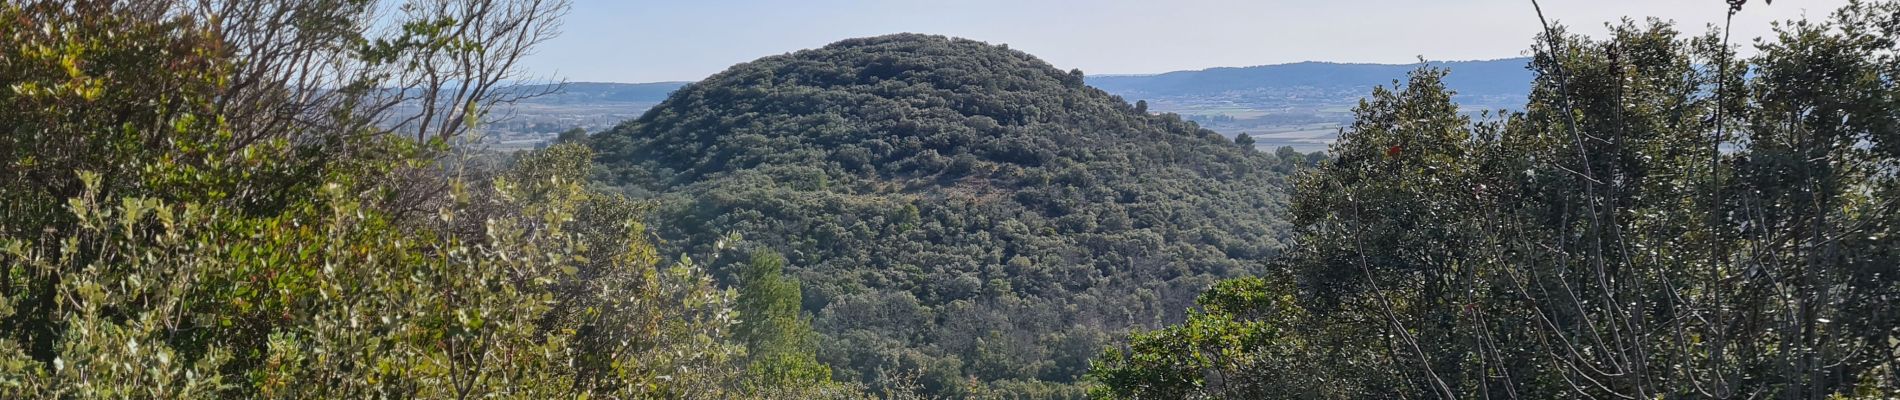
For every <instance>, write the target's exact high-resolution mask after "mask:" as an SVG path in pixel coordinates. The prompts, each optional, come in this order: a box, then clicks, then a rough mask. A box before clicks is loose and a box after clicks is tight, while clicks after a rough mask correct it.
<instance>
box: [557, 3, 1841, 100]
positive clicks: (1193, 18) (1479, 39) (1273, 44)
mask: <svg viewBox="0 0 1900 400" xmlns="http://www.w3.org/2000/svg"><path fill="white" fill-rule="evenodd" d="M572 1H573V7H572V9H571V10H569V13H568V16H567V18H566V19H565V21H564V22H563V33H562V34H561V36H560V37H557V38H555V39H553V40H551V41H549V42H547V43H546V44H545V45H543V47H541V48H540V49H539V50H538V51H537V52H536V53H535V54H533V55H531V56H530V58H528V59H527V63H526V67H527V68H528V69H529V70H530V71H531V74H534V75H537V76H543V77H547V78H553V79H565V80H568V81H574V82H657V81H693V80H699V79H701V78H705V77H706V76H709V75H712V74H714V73H717V72H719V71H722V70H725V69H726V68H727V67H730V66H732V65H733V64H738V63H742V62H746V61H751V60H753V59H757V58H759V57H764V56H770V55H776V54H783V53H788V52H792V51H797V50H800V49H808V48H815V47H821V46H824V45H826V44H829V43H831V42H835V41H838V40H840V39H846V38H853V37H864V36H875V35H882V34H890V33H900V32H914V33H929V34H940V35H948V36H956V37H963V38H968V39H975V40H980V41H984V42H989V43H992V44H1008V45H1009V46H1010V48H1012V49H1017V50H1022V51H1026V52H1029V53H1030V54H1033V55H1036V56H1037V57H1040V58H1042V59H1043V60H1044V61H1048V62H1049V63H1051V64H1054V65H1055V66H1056V67H1058V68H1062V69H1070V68H1080V69H1082V70H1083V71H1084V72H1086V73H1088V74H1091V75H1099V74H1144V73H1161V72H1168V71H1179V70H1195V69H1203V68H1211V67H1241V66H1252V65H1266V64H1283V63H1291V62H1300V61H1334V62H1371V63H1395V64H1397V63H1410V62H1415V61H1416V60H1418V58H1419V57H1421V56H1423V57H1425V58H1427V59H1431V60H1478V59H1498V58H1509V57H1518V56H1523V55H1526V54H1527V53H1526V49H1528V48H1529V47H1530V44H1531V41H1532V37H1533V36H1534V35H1535V34H1536V33H1537V32H1538V31H1539V29H1540V28H1539V24H1538V22H1537V14H1536V12H1535V11H1534V10H1533V9H1532V8H1531V3H1530V0H1299V1H1294V0H1143V1H1137V0H1093V1H1080V0H572ZM1542 3H1543V7H1544V14H1545V16H1547V17H1549V18H1551V19H1552V23H1561V24H1563V25H1567V26H1570V27H1572V28H1573V29H1574V30H1576V31H1578V32H1582V33H1586V34H1593V35H1594V34H1601V33H1602V32H1604V28H1603V24H1604V23H1605V22H1612V21H1617V20H1619V19H1621V18H1623V17H1626V16H1628V17H1635V18H1639V19H1640V18H1643V17H1658V18H1662V19H1666V20H1674V21H1676V22H1677V23H1678V24H1679V25H1678V26H1679V27H1681V28H1683V30H1684V31H1687V32H1690V33H1698V34H1699V33H1702V32H1705V31H1706V30H1705V27H1706V26H1707V25H1708V24H1712V23H1713V24H1720V23H1721V21H1722V19H1723V17H1724V15H1725V14H1726V10H1727V8H1726V7H1727V6H1726V4H1725V3H1724V1H1723V0H1543V1H1542ZM1761 3H1762V0H1754V1H1750V2H1749V4H1748V6H1747V7H1745V8H1744V9H1743V11H1742V12H1741V13H1740V14H1738V15H1736V17H1735V21H1734V27H1735V28H1734V29H1735V32H1734V38H1733V42H1734V43H1738V44H1745V43H1749V41H1748V39H1751V38H1755V37H1762V36H1772V34H1773V30H1772V28H1771V25H1770V23H1771V22H1773V21H1780V20H1788V19H1798V18H1801V17H1803V16H1807V17H1809V18H1812V19H1823V18H1825V17H1827V16H1828V15H1829V14H1831V13H1832V12H1833V10H1834V9H1836V8H1839V7H1840V6H1842V5H1844V4H1846V3H1847V0H1781V1H1779V2H1776V3H1775V4H1772V5H1764V4H1761Z"/></svg>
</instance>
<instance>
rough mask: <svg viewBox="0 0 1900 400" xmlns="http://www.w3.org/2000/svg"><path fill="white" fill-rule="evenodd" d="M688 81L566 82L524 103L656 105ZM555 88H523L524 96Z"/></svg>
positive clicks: (534, 86)
mask: <svg viewBox="0 0 1900 400" xmlns="http://www.w3.org/2000/svg"><path fill="white" fill-rule="evenodd" d="M687 83H691V82H647V83H616V82H568V83H564V84H560V85H562V86H563V87H562V88H561V90H560V91H557V92H554V93H552V94H548V95H546V96H540V97H535V98H532V99H528V100H526V102H528V103H534V104H598V103H659V102H660V101H661V100H666V95H669V94H672V93H673V91H674V90H679V88H680V87H681V86H686V84H687ZM550 86H554V85H531V86H522V87H521V89H520V90H521V91H522V92H524V93H534V92H538V91H541V90H542V89H546V88H548V87H550Z"/></svg>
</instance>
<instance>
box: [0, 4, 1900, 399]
mask: <svg viewBox="0 0 1900 400" xmlns="http://www.w3.org/2000/svg"><path fill="white" fill-rule="evenodd" d="M1727 3H1728V4H1727V6H1728V7H1730V8H1729V12H1731V13H1734V12H1737V11H1740V10H1742V8H1744V7H1761V6H1769V5H1766V4H1749V2H1746V1H1742V0H1729V1H1728V2H1727ZM1764 3H1765V2H1764ZM1775 6H1779V5H1775ZM567 7H568V4H567V3H566V2H565V1H562V0H413V1H402V2H386V1H372V0H344V1H337V0H246V1H223V0H206V1H191V0H138V1H131V0H81V1H70V0H0V158H3V159H4V161H5V162H4V165H0V167H3V168H4V169H0V398H86V399H90V398H458V399H459V398H473V397H480V398H522V399H544V398H614V399H633V398H767V399H799V398H899V399H909V398H1082V397H1092V398H1109V399H1121V398H1128V399H1176V398H1247V399H1252V398H1470V397H1482V398H1536V399H1542V398H1620V399H1655V398H1724V399H1726V398H1773V399H1845V398H1856V399H1883V398H1893V397H1895V396H1900V245H1896V243H1897V242H1896V239H1895V236H1896V235H1900V204H1896V199H1900V2H1895V1H1892V0H1882V1H1854V2H1850V5H1849V6H1847V7H1846V8H1844V9H1842V10H1840V11H1838V12H1835V13H1832V14H1829V15H1827V16H1825V17H1822V16H1817V17H1815V18H1814V19H1813V20H1809V21H1790V22H1787V23H1784V24H1781V25H1778V26H1777V27H1776V30H1777V32H1778V34H1777V35H1776V36H1775V37H1768V38H1761V39H1753V38H1749V39H1742V38H1730V37H1729V36H1728V34H1727V33H1725V32H1723V31H1721V30H1711V31H1708V32H1704V33H1700V34H1685V33H1684V32H1682V31H1681V30H1680V29H1679V28H1678V27H1676V26H1674V25H1673V24H1671V23H1668V22H1664V21H1659V20H1648V21H1636V20H1626V21H1622V22H1619V23H1613V24H1610V25H1608V28H1609V29H1608V34H1607V35H1604V36H1602V37H1588V36H1584V35H1579V34H1575V33H1572V32H1570V31H1567V30H1566V29H1565V28H1564V27H1562V26H1555V25H1548V24H1546V25H1545V29H1544V34H1543V35H1540V36H1538V37H1535V38H1533V40H1530V41H1529V42H1530V43H1532V45H1531V51H1530V54H1534V56H1533V57H1531V58H1530V59H1528V63H1529V65H1528V68H1529V72H1530V73H1531V77H1530V78H1528V79H1530V81H1529V82H1528V85H1529V88H1530V89H1529V90H1530V92H1529V93H1530V95H1529V97H1528V98H1527V99H1526V102H1525V103H1524V104H1525V107H1524V108H1523V109H1522V110H1514V111H1483V110H1468V109H1464V108H1461V106H1460V105H1459V104H1458V103H1457V102H1456V101H1454V99H1457V98H1458V97H1457V94H1456V93H1454V91H1452V90H1450V89H1448V87H1447V81H1448V77H1449V76H1460V75H1459V74H1461V73H1462V72H1461V71H1458V70H1456V69H1455V68H1454V69H1452V70H1447V69H1443V68H1439V67H1434V66H1429V65H1428V66H1423V67H1420V68H1419V69H1417V70H1415V71H1414V72H1412V73H1411V75H1410V76H1409V78H1408V79H1406V80H1405V81H1403V82H1393V85H1392V86H1389V87H1380V88H1377V89H1373V90H1372V91H1371V92H1370V93H1368V96H1367V97H1365V98H1364V99H1363V100H1361V101H1360V102H1359V105H1358V107H1357V108H1356V109H1354V111H1353V115H1354V122H1353V123H1352V124H1351V125H1350V126H1348V127H1346V128H1345V129H1342V130H1341V132H1340V140H1339V141H1338V142H1337V143H1335V144H1333V145H1332V147H1331V150H1330V151H1329V152H1328V153H1325V154H1320V153H1314V154H1300V153H1298V152H1295V151H1293V150H1292V149H1291V148H1284V149H1280V150H1279V151H1275V152H1261V151H1257V150H1255V149H1254V147H1253V145H1252V144H1253V143H1251V141H1252V140H1253V138H1252V137H1248V136H1244V135H1242V136H1239V137H1237V138H1233V139H1229V138H1228V137H1227V136H1224V135H1221V134H1218V133H1215V132H1212V131H1209V130H1207V129H1202V128H1201V127H1199V126H1197V125H1196V124H1195V123H1193V122H1189V121H1184V120H1183V119H1182V118H1181V117H1180V116H1177V115H1172V114H1165V113H1164V114H1157V113H1151V112H1150V110H1148V109H1147V103H1146V102H1145V101H1140V100H1136V101H1132V102H1131V101H1128V100H1127V99H1122V98H1119V97H1116V96H1113V95H1111V94H1109V93H1107V92H1104V91H1102V90H1098V89H1096V88H1092V87H1090V86H1088V85H1086V82H1085V80H1084V76H1083V74H1082V72H1081V71H1076V70H1070V71H1063V70H1060V69H1057V68H1055V67H1053V66H1051V65H1049V64H1047V63H1045V62H1042V61H1040V60H1038V59H1036V58H1035V57H1032V56H1030V55H1028V54H1025V53H1022V52H1019V51H1014V50H1010V49H1008V48H1007V47H1006V46H1000V45H990V44H986V43H982V42H977V41H971V40H964V39H954V38H947V37H942V36H930V35H917V34H899V35H889V36H880V37H872V38H861V39H849V40H844V41H841V42H838V43H835V44H832V45H829V46H826V47H822V48H818V49H811V50H804V51H799V52H795V53H789V54H784V55H778V56H771V57H765V58H762V59H759V60H757V61H753V62H748V63H744V64H739V65H737V66H733V67H732V68H731V69H729V70H727V71H725V72H723V73H720V74H717V75H714V76H712V77H711V78H708V79H706V80H704V81H701V82H696V83H691V84H686V85H685V86H683V87H680V88H679V89H678V90H677V91H675V92H673V93H671V94H670V95H669V96H667V98H666V100H664V101H663V102H662V103H661V104H660V105H658V106H657V107H655V108H653V109H652V110H650V111H648V112H647V113H646V114H644V115H643V116H641V117H640V118H637V119H634V120H629V121H626V122H624V123H622V124H620V125H619V126H617V127H615V128H613V129H609V130H606V131H602V132H595V133H593V134H592V135H589V133H588V132H586V131H585V130H569V131H568V132H566V133H562V134H561V135H559V137H558V139H557V140H555V141H554V142H552V143H550V144H549V145H548V146H546V147H545V148H540V149H536V150H530V151H522V152H514V153H499V152H489V151H483V150H482V149H480V148H477V147H474V146H471V143H479V140H477V139H478V137H479V136H480V135H481V134H482V133H483V129H484V127H485V126H488V125H487V124H489V123H490V122H492V121H493V120H494V116H493V115H491V114H490V113H491V112H493V110H497V109H503V108H505V107H506V106H508V105H510V104H513V103H517V102H520V101H523V100H526V99H529V98H532V97H534V96H545V95H550V94H551V93H554V92H553V91H554V90H556V89H558V88H559V87H560V86H559V85H535V86H519V85H518V84H519V83H520V82H526V81H530V80H531V76H530V75H529V74H528V72H527V71H524V70H523V69H522V67H521V65H520V60H521V58H522V57H523V56H524V55H526V54H529V53H531V52H532V51H533V50H534V49H535V48H536V47H537V46H538V45H540V44H542V43H543V41H545V40H546V39H547V38H549V37H552V35H554V34H555V33H556V32H557V31H558V30H559V27H560V24H559V22H560V19H561V17H562V15H563V13H564V12H565V11H566V9H567ZM1713 7H1715V10H1714V11H1717V12H1719V11H1721V10H1720V8H1721V7H1723V5H1721V4H1715V5H1713ZM1530 17H1536V18H1539V19H1541V18H1542V17H1543V16H1542V15H1535V16H1527V18H1530ZM1731 39H1734V41H1733V42H1732V41H1731ZM1741 43H1746V44H1741ZM1454 67H1455V66H1454ZM1470 78H1479V77H1476V76H1473V77H1470ZM1520 83H1523V82H1510V83H1497V84H1498V85H1504V86H1508V85H1516V84H1520ZM615 90H619V89H615ZM656 90H663V89H654V88H651V87H642V88H626V91H624V92H615V93H617V94H610V95H611V96H609V95H600V96H608V97H615V96H623V95H624V96H636V97H640V96H653V95H655V94H656V93H657V92H656ZM586 96H595V95H583V96H582V97H586ZM615 98H619V97H615ZM642 98H645V97H642ZM548 99H550V101H553V100H558V99H561V97H560V96H559V95H558V94H557V95H554V97H550V98H548ZM1474 111H1475V112H1474Z"/></svg>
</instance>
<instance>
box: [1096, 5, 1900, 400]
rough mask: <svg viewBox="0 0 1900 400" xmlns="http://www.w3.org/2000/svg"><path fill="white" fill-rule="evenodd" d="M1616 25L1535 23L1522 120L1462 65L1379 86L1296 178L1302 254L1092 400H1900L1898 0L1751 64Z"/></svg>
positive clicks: (1677, 37) (1769, 44)
mask: <svg viewBox="0 0 1900 400" xmlns="http://www.w3.org/2000/svg"><path fill="white" fill-rule="evenodd" d="M1730 3H1732V4H1734V7H1741V6H1743V5H1744V4H1743V3H1744V2H1740V1H1731V2H1730ZM1610 27H1611V30H1610V34H1609V35H1608V36H1607V37H1604V38H1600V39H1592V38H1587V37H1582V36H1578V35H1573V34H1569V33H1566V32H1565V31H1563V30H1562V29H1561V28H1553V29H1551V30H1549V34H1548V35H1545V36H1544V37H1541V38H1539V40H1538V45H1537V46H1536V54H1537V57H1536V58H1535V60H1534V63H1533V65H1532V68H1533V71H1534V72H1536V73H1537V79H1536V80H1535V82H1534V84H1535V86H1534V88H1533V92H1532V96H1531V98H1530V102H1529V106H1528V107H1527V109H1525V110H1523V111H1522V112H1513V113H1509V114H1508V115H1505V116H1503V117H1502V118H1492V119H1489V120H1486V121H1480V122H1475V123H1474V121H1473V120H1472V119H1470V118H1469V117H1467V116H1463V115H1461V114H1460V112H1459V111H1460V110H1459V108H1458V106H1457V105H1455V104H1453V103H1452V102H1451V101H1450V98H1451V94H1450V93H1448V92H1447V91H1446V90H1445V87H1444V83H1443V82H1444V76H1445V74H1446V73H1447V72H1446V71H1443V70H1438V69H1431V68H1427V69H1423V70H1420V71H1418V72H1416V73H1414V74H1413V76H1412V77H1411V79H1410V80H1409V81H1408V82H1406V83H1405V84H1404V85H1403V86H1402V87H1396V88H1391V89H1380V90H1376V91H1374V92H1373V93H1372V96H1371V97H1369V98H1367V99H1366V100H1365V101H1364V102H1362V103H1361V105H1360V106H1359V108H1358V109H1357V110H1356V114H1357V118H1356V122H1355V123H1354V124H1353V125H1352V126H1351V127H1350V128H1349V129H1347V130H1346V132H1345V133H1344V134H1343V135H1342V136H1341V138H1340V141H1339V142H1338V143H1336V144H1334V145H1333V147H1332V154H1333V155H1334V157H1335V158H1334V159H1333V160H1332V161H1329V162H1326V163H1324V164H1323V165H1322V166H1320V167H1319V168H1317V169H1314V170H1309V171H1308V172H1306V173H1302V174H1300V175H1299V176H1298V177H1297V178H1295V182H1296V183H1295V192H1294V193H1293V195H1292V203H1293V206H1292V214H1291V217H1292V220H1293V222H1294V223H1295V225H1296V226H1297V230H1298V235H1299V237H1298V239H1295V240H1294V242H1293V246H1291V248H1290V249H1289V251H1288V252H1287V253H1286V255H1285V257H1283V258H1280V259H1278V260H1276V261H1275V262H1274V263H1273V267H1272V268H1271V269H1270V270H1271V271H1270V272H1269V273H1266V274H1262V275H1260V276H1258V277H1252V278H1244V279H1238V280H1231V281H1224V282H1221V283H1219V284H1217V285H1215V286H1214V287H1213V288H1212V289H1210V290H1209V291H1207V292H1206V293H1203V294H1202V296H1201V297H1200V299H1199V304H1200V308H1199V310H1198V311H1197V312H1195V313H1194V315H1193V316H1191V317H1190V318H1189V320H1188V321H1187V322H1185V323H1183V324H1180V325H1176V326H1171V327H1169V328H1166V329H1161V330H1155V331H1149V332H1144V333H1140V334H1137V335H1135V336H1134V337H1133V338H1132V340H1131V342H1130V343H1129V344H1128V345H1127V346H1126V347H1121V348H1116V349H1111V350H1109V351H1108V352H1107V354H1105V355H1104V356H1103V357H1102V358H1101V359H1100V360H1099V361H1098V363H1097V364H1096V365H1095V368H1094V369H1093V370H1092V371H1091V372H1090V376H1091V377H1092V378H1093V379H1094V381H1096V382H1098V383H1100V385H1101V386H1098V387H1096V389H1095V394H1096V395H1098V396H1100V397H1107V398H1430V397H1436V398H1457V397H1485V398H1539V399H1542V398H1631V399H1649V398H1772V399H1824V398H1826V399H1836V398H1867V399H1878V398H1893V397H1894V396H1896V395H1897V394H1900V245H1896V244H1895V243H1896V238H1895V235H1896V234H1900V231H1897V230H1900V210H1896V209H1895V207H1896V204H1895V199H1900V176H1897V174H1900V58H1897V53H1900V46H1896V42H1895V40H1896V39H1900V3H1895V2H1890V1H1889V2H1857V3H1854V4H1852V5H1850V6H1849V7H1847V8H1846V9H1843V10H1841V11H1840V12H1838V13H1836V14H1833V15H1831V16H1830V17H1828V18H1826V19H1825V20H1817V21H1795V22H1790V23H1787V24H1784V25H1780V26H1778V27H1777V29H1778V32H1779V34H1778V36H1777V37H1772V38H1764V39H1763V40H1761V41H1759V42H1756V43H1755V44H1754V45H1753V50H1754V52H1753V54H1752V55H1746V56H1744V55H1739V54H1737V52H1736V51H1735V50H1737V49H1736V48H1735V47H1732V46H1729V45H1728V44H1727V39H1726V36H1725V35H1724V34H1723V33H1721V32H1719V31H1717V32H1711V33H1708V34H1706V35H1683V34H1682V33H1681V32H1679V31H1678V30H1677V29H1676V28H1675V27H1673V26H1672V25H1671V24H1669V23H1665V22H1658V21H1654V20H1651V21H1647V22H1642V23H1638V22H1634V21H1625V22H1622V23H1619V24H1614V25H1611V26H1610ZM1450 73H1452V74H1456V73H1457V71H1450Z"/></svg>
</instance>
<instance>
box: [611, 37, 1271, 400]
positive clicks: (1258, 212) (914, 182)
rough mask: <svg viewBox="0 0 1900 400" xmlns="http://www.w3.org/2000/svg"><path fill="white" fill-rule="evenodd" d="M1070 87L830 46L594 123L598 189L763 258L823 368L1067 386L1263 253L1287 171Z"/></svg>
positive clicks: (965, 54)
mask: <svg viewBox="0 0 1900 400" xmlns="http://www.w3.org/2000/svg"><path fill="white" fill-rule="evenodd" d="M1083 82H1084V80H1083V76H1082V74H1081V72H1080V71H1063V70H1059V69H1057V68H1055V67H1053V66H1050V65H1049V64H1047V63H1045V62H1043V61H1041V60H1038V59H1036V58H1035V57H1033V56H1030V55H1028V54H1025V53H1023V52H1019V51H1014V50H1010V49H1008V48H1007V47H1005V46H992V45H989V44H985V43H981V42H976V41H970V40H963V39H953V38H946V37H942V36H926V35H914V34H901V35H891V36H881V37H873V38H863V39H852V40H845V41H842V42H838V43H835V44H832V45H830V46H826V47H823V48H819V49H812V50H805V51H800V52H796V53H791V54H786V55H779V56H772V57H766V58H763V59H759V60H757V61H753V62H750V63H745V64H740V65H737V66H734V67H732V68H731V69H729V70H727V71H725V72H722V73H719V74H717V75H714V76H712V77H711V78H708V79H706V80H704V81H702V82H698V83H694V84H690V85H687V86H685V87H683V88H681V89H680V90H678V91H677V92H675V93H673V95H672V96H671V97H670V98H668V99H667V100H666V101H664V102H663V103H661V104H660V105H659V106H658V107H655V108H654V109H652V110H650V111H648V112H647V113H646V114H645V115H644V116H642V117H641V118H639V119H637V120H633V121H629V122H626V123H624V124H622V125H620V126H618V127H616V128H614V129H612V130H609V131H607V132H604V133H601V134H598V135H595V136H594V138H593V139H592V145H593V146H594V147H595V148H596V150H597V152H598V156H597V159H596V161H597V163H598V167H597V176H596V179H597V180H598V181H601V182H603V183H606V184H609V185H614V186H618V187H621V188H624V189H625V190H627V191H628V192H629V193H633V194H635V195H637V196H646V197H651V198H655V199H659V200H661V202H660V204H661V205H660V206H659V208H658V209H657V210H656V211H655V214H656V215H654V217H655V218H654V220H653V221H652V222H653V223H654V225H655V226H656V229H657V230H658V232H659V233H660V234H661V235H662V236H663V238H664V239H666V240H667V241H668V242H669V243H670V244H671V245H673V246H679V247H681V248H683V249H685V250H694V251H702V252H703V251H708V250H709V249H711V248H713V247H714V246H715V243H730V242H724V241H721V239H722V238H725V237H726V236H727V235H726V234H727V233H729V232H730V233H739V234H741V235H743V236H744V237H745V239H746V242H745V243H746V245H757V246H763V247H769V248H772V249H776V250H778V251H780V252H782V253H784V254H785V255H786V256H787V257H788V258H790V261H791V262H790V264H789V265H788V271H790V272H791V273H792V275H794V276H796V277H798V278H799V279H801V280H802V282H803V285H804V286H803V287H804V290H803V292H804V307H805V309H806V310H808V311H810V312H813V313H814V315H815V324H816V327H817V328H818V330H819V332H820V334H821V338H820V339H821V341H822V342H823V343H824V344H823V346H821V348H822V349H823V350H821V352H820V360H821V361H824V362H826V363H827V364H829V365H831V366H832V367H833V368H834V369H835V370H836V372H837V377H838V378H840V379H858V380H862V381H866V382H873V383H874V384H875V383H876V382H877V381H880V380H879V379H878V378H879V377H880V375H885V374H899V373H902V372H903V371H906V370H921V371H923V374H924V376H922V377H920V379H919V380H920V383H922V384H923V385H924V387H925V389H927V390H929V391H932V392H935V393H938V394H953V395H976V394H981V393H979V392H981V391H987V390H1001V391H1008V392H1037V391H1040V392H1058V393H1060V392H1068V393H1071V394H1073V393H1075V392H1073V390H1074V388H1073V387H1072V386H1069V385H1068V384H1069V383H1072V382H1074V381H1075V380H1076V379H1077V378H1078V376H1079V375H1080V374H1081V373H1082V372H1083V371H1084V370H1086V369H1087V368H1088V362H1087V360H1088V359H1089V358H1090V357H1092V356H1094V355H1095V354H1096V353H1097V352H1098V351H1099V350H1100V349H1101V348H1102V346H1103V345H1104V344H1105V343H1107V341H1108V340H1110V339H1111V338H1112V337H1113V336H1114V335H1115V334H1116V333H1118V332H1121V331H1123V330H1125V329H1127V328H1129V327H1137V326H1156V324H1159V323H1162V322H1170V321H1177V320H1180V319H1182V318H1183V317H1184V316H1183V315H1182V313H1183V311H1184V310H1186V309H1188V308H1189V307H1190V306H1191V304H1192V300H1193V298H1194V296H1195V295H1196V294H1197V293H1198V292H1199V291H1200V290H1202V289H1205V288H1206V287H1207V286H1208V285H1209V284H1210V283H1212V282H1214V281H1215V280H1216V279H1217V278H1220V277H1226V276H1233V275H1236V274H1241V273H1247V272H1250V271H1257V270H1258V268H1259V266H1260V265H1261V263H1262V261H1263V260H1266V259H1267V258H1269V257H1271V256H1273V255H1274V254H1276V253H1277V252H1278V250H1279V249H1280V248H1281V247H1282V245H1281V243H1282V241H1283V240H1284V239H1285V238H1286V237H1287V236H1288V235H1287V234H1286V233H1285V232H1286V230H1287V229H1286V228H1285V223H1284V222H1282V221H1281V220H1280V219H1278V217H1277V215H1280V214H1281V212H1282V211H1283V208H1284V205H1283V202H1284V198H1285V196H1284V194H1283V185H1284V183H1283V181H1284V179H1283V178H1284V171H1286V170H1289V169H1291V168H1293V167H1294V166H1296V165H1299V164H1302V163H1307V162H1308V160H1307V158H1306V157H1305V156H1300V155H1297V154H1286V155H1287V156H1288V157H1285V158H1284V159H1282V158H1281V157H1279V156H1276V155H1275V154H1272V153H1265V152H1257V151H1254V150H1253V149H1252V148H1251V147H1243V146H1240V145H1236V144H1235V143H1233V142H1232V141H1230V140H1229V139H1227V138H1226V137H1224V136H1222V135H1219V134H1217V133H1215V132H1212V131H1209V130H1205V129H1201V128H1199V127H1198V126H1196V125H1195V124H1194V123H1192V122H1188V121H1184V120H1182V119H1180V118H1179V117H1178V116H1175V115H1172V114H1166V115H1154V114H1150V113H1148V112H1146V110H1141V109H1137V107H1136V106H1134V105H1130V104H1129V103H1128V102H1126V101H1124V100H1123V99H1121V98H1119V97H1116V96H1112V95H1109V94H1108V93H1106V92H1103V91H1101V90H1098V89H1095V88H1091V87H1088V86H1086V85H1084V83H1083ZM696 254H698V253H696ZM729 258H737V257H729ZM971 382H977V383H976V384H971Z"/></svg>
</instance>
